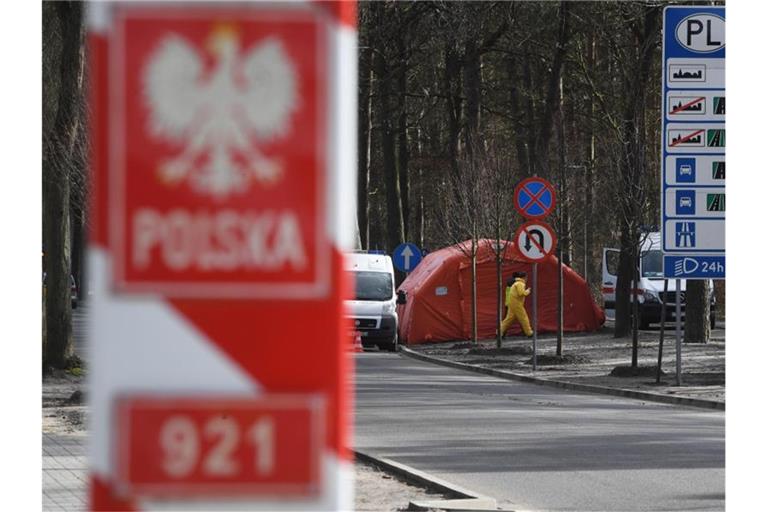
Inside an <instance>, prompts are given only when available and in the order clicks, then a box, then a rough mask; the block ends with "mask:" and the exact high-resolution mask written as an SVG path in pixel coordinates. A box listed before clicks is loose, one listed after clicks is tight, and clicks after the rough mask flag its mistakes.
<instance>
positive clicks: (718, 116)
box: [661, 6, 725, 279]
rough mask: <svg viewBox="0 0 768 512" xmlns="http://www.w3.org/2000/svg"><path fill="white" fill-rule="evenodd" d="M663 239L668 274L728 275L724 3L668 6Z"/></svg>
mask: <svg viewBox="0 0 768 512" xmlns="http://www.w3.org/2000/svg"><path fill="white" fill-rule="evenodd" d="M663 59H664V60H663V70H662V92H663V94H662V109H663V112H664V115H663V116H662V121H661V124H662V126H661V128H662V130H661V131H662V133H661V138H662V140H661V169H662V172H661V230H662V234H661V246H662V250H663V251H664V253H665V258H664V276H665V277H668V278H700V279H706V278H710V279H724V278H725V8H724V7H705V6H680V7H678V6H671V7H666V8H665V9H664V39H663Z"/></svg>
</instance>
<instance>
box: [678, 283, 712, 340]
mask: <svg viewBox="0 0 768 512" xmlns="http://www.w3.org/2000/svg"><path fill="white" fill-rule="evenodd" d="M711 292H712V290H711V288H710V286H709V281H707V280H699V279H695V280H694V279H689V280H687V281H686V284H685V342H686V343H707V342H709V335H710V328H709V327H710V326H709V321H710V320H709V297H710V294H711Z"/></svg>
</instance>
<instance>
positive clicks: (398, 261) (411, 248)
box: [392, 242, 421, 274]
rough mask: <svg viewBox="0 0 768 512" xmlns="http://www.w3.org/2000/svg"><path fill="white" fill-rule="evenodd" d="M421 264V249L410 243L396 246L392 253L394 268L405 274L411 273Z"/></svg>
mask: <svg viewBox="0 0 768 512" xmlns="http://www.w3.org/2000/svg"><path fill="white" fill-rule="evenodd" d="M420 262H421V249H419V246H418V245H416V244H412V243H408V242H406V243H404V244H400V245H398V246H397V247H396V248H395V250H394V251H393V252H392V263H393V264H394V265H395V268H396V269H398V270H399V271H401V272H405V273H406V274H407V273H409V272H411V271H412V270H413V269H414V268H416V265H418V264H419V263H420Z"/></svg>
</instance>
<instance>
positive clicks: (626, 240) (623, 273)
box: [614, 223, 638, 338]
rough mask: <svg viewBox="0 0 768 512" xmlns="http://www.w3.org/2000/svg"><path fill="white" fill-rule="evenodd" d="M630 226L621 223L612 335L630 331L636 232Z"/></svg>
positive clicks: (628, 333) (623, 335)
mask: <svg viewBox="0 0 768 512" xmlns="http://www.w3.org/2000/svg"><path fill="white" fill-rule="evenodd" d="M631 228H632V226H629V225H626V224H625V223H622V227H621V236H620V247H621V250H620V252H619V269H618V275H617V276H616V322H615V324H614V337H616V338H624V337H626V336H629V335H630V333H631V332H632V324H631V320H632V315H631V303H630V290H631V288H632V278H633V269H632V266H633V260H632V252H633V244H637V238H638V234H637V233H636V232H635V231H634V230H632V229H631Z"/></svg>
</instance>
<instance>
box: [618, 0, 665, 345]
mask: <svg viewBox="0 0 768 512" xmlns="http://www.w3.org/2000/svg"><path fill="white" fill-rule="evenodd" d="M645 9H646V10H645V16H644V26H643V27H642V28H643V35H642V40H640V41H638V42H637V44H638V54H639V58H638V63H637V65H636V66H635V68H634V69H635V71H634V73H633V74H631V75H630V76H631V80H630V81H629V83H628V84H626V86H627V90H628V92H629V94H628V96H627V98H628V101H627V103H626V106H625V109H624V112H623V122H622V128H621V133H622V140H623V141H624V144H623V154H622V158H621V162H620V163H619V164H620V165H619V176H620V178H621V180H620V182H619V185H620V188H619V192H620V194H621V197H620V198H619V199H620V205H621V206H620V209H621V213H620V231H621V254H620V256H619V275H618V276H617V279H616V324H615V325H616V327H615V329H616V330H615V333H614V336H615V337H624V336H627V335H628V334H629V333H630V329H631V325H630V307H629V305H630V289H629V283H630V281H631V280H632V278H633V276H634V273H635V269H634V267H635V265H636V261H635V260H633V259H632V258H633V257H634V255H635V254H636V251H637V245H638V244H639V243H640V232H639V228H640V223H641V221H642V218H641V215H642V206H643V204H644V197H645V196H644V194H643V187H642V186H641V178H642V175H643V173H644V172H645V108H646V103H647V102H646V97H647V90H648V81H649V70H650V67H651V63H652V61H653V55H654V51H655V49H656V46H657V45H655V44H654V42H655V40H656V38H658V37H659V34H658V30H657V28H658V20H659V13H660V10H659V8H658V7H657V6H648V7H646V8H645Z"/></svg>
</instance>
